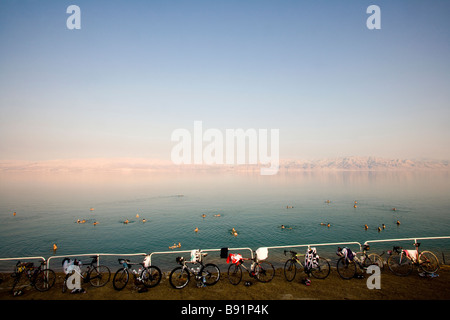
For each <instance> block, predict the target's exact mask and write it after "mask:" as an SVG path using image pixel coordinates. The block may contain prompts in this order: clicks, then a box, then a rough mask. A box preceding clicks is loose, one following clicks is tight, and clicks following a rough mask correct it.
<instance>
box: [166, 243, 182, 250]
mask: <svg viewBox="0 0 450 320" xmlns="http://www.w3.org/2000/svg"><path fill="white" fill-rule="evenodd" d="M180 247H181V242H178V244H176V243H174V244H173V246H170V247H169V249H175V248H180Z"/></svg>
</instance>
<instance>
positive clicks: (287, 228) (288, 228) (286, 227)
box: [281, 224, 292, 230]
mask: <svg viewBox="0 0 450 320" xmlns="http://www.w3.org/2000/svg"><path fill="white" fill-rule="evenodd" d="M281 229H286V230H292V227H288V226H285V225H284V224H282V225H281Z"/></svg>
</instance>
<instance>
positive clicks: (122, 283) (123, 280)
mask: <svg viewBox="0 0 450 320" xmlns="http://www.w3.org/2000/svg"><path fill="white" fill-rule="evenodd" d="M129 279H130V274H129V273H128V270H127V269H125V268H120V269H119V270H117V272H116V273H115V274H114V278H113V287H114V289H116V290H117V291H120V290H122V289H123V288H125V287H126V285H127V283H128V280H129Z"/></svg>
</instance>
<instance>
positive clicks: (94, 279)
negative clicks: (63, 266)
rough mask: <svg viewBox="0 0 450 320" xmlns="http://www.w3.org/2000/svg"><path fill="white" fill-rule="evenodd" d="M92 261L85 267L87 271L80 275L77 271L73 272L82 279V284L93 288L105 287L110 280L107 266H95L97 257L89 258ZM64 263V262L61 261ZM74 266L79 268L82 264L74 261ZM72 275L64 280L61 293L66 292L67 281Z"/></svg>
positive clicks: (68, 275)
mask: <svg viewBox="0 0 450 320" xmlns="http://www.w3.org/2000/svg"><path fill="white" fill-rule="evenodd" d="M90 258H91V259H92V260H91V262H90V263H89V264H88V265H87V270H85V271H84V272H82V273H80V272H79V271H78V270H77V269H73V271H74V272H76V273H78V274H79V276H80V277H81V279H83V283H88V282H89V283H90V284H91V285H92V286H93V287H103V286H104V285H106V284H107V283H108V282H109V280H110V279H111V271H110V270H109V268H108V267H107V266H104V265H96V264H97V262H98V256H91V257H90ZM63 263H64V260H63ZM74 264H75V265H78V266H79V267H81V265H82V263H81V261H77V260H75V261H74ZM71 275H72V273H69V274H67V275H66V277H65V278H64V284H63V289H62V292H63V293H64V292H66V288H67V280H68V279H69V277H70V276H71Z"/></svg>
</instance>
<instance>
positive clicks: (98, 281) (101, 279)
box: [88, 266, 111, 287]
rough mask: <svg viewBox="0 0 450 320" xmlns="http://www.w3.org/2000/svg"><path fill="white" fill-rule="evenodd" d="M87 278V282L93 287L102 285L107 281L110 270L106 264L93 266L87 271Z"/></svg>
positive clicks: (109, 276)
mask: <svg viewBox="0 0 450 320" xmlns="http://www.w3.org/2000/svg"><path fill="white" fill-rule="evenodd" d="M88 278H89V283H90V284H91V285H92V286H93V287H103V286H104V285H105V284H107V283H108V282H109V279H110V278H111V271H110V270H109V268H108V267H107V266H98V267H93V268H92V269H91V271H89V275H88Z"/></svg>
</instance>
